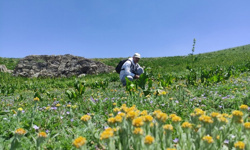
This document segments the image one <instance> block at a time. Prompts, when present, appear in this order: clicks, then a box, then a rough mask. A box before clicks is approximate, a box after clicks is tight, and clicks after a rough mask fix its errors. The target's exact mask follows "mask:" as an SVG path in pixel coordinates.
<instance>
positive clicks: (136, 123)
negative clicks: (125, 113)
mask: <svg viewBox="0 0 250 150" xmlns="http://www.w3.org/2000/svg"><path fill="white" fill-rule="evenodd" d="M132 124H133V126H135V127H141V126H143V124H144V122H143V118H142V117H138V118H135V119H133V122H132Z"/></svg>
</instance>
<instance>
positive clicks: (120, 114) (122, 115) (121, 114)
mask: <svg viewBox="0 0 250 150" xmlns="http://www.w3.org/2000/svg"><path fill="white" fill-rule="evenodd" d="M117 115H118V116H121V117H124V116H126V114H125V113H119V114H117Z"/></svg>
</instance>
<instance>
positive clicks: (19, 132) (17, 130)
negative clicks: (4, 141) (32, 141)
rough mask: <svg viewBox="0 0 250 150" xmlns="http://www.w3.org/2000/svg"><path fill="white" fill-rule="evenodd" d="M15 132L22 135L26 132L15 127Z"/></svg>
mask: <svg viewBox="0 0 250 150" xmlns="http://www.w3.org/2000/svg"><path fill="white" fill-rule="evenodd" d="M15 133H16V134H18V135H24V134H26V131H25V130H24V129H23V128H19V129H16V131H15Z"/></svg>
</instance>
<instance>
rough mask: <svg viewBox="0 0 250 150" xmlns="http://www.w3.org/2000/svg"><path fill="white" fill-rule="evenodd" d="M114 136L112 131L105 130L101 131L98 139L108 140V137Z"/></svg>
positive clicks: (109, 129)
mask: <svg viewBox="0 0 250 150" xmlns="http://www.w3.org/2000/svg"><path fill="white" fill-rule="evenodd" d="M113 136H114V131H113V130H112V129H111V128H107V129H106V130H105V131H103V132H102V133H101V135H100V139H101V140H104V139H108V138H110V137H113Z"/></svg>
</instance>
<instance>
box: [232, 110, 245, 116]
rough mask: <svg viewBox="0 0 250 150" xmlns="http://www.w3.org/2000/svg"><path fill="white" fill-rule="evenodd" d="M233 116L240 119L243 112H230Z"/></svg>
mask: <svg viewBox="0 0 250 150" xmlns="http://www.w3.org/2000/svg"><path fill="white" fill-rule="evenodd" d="M232 114H233V116H238V117H242V116H243V112H241V111H239V110H235V111H233V112H232Z"/></svg>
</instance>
